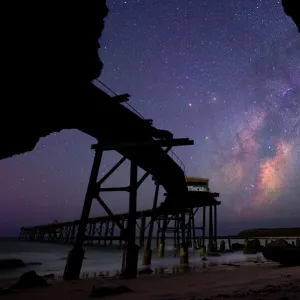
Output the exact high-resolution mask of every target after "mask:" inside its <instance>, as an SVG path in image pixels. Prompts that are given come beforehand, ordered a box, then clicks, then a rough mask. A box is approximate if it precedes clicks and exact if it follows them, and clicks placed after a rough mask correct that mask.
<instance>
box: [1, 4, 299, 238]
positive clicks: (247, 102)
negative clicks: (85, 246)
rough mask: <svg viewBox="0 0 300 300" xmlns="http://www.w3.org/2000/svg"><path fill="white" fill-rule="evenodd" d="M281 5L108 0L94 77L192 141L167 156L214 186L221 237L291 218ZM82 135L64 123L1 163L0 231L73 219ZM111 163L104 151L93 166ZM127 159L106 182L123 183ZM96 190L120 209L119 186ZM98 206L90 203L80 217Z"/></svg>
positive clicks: (289, 34) (294, 108)
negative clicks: (97, 74) (217, 194)
mask: <svg viewBox="0 0 300 300" xmlns="http://www.w3.org/2000/svg"><path fill="white" fill-rule="evenodd" d="M223 2H224V3H223ZM280 2H281V1H279V0H276V1H275V0H264V1H262V0H252V1H244V0H229V1H217V0H191V1H182V0H172V1H171V0H164V1H162V0H127V1H121V0H118V1H111V0H108V6H109V9H110V12H109V15H108V17H107V18H106V26H105V30H104V32H103V36H102V38H101V40H100V44H101V50H100V51H99V55H100V57H101V59H102V60H103V62H104V69H103V72H102V74H101V77H100V79H101V81H102V82H104V83H105V84H106V85H107V86H109V87H110V88H111V89H112V90H113V91H114V92H116V93H117V94H121V93H129V94H130V95H131V98H130V102H129V103H130V105H132V106H133V107H134V108H135V109H136V110H137V111H138V112H139V113H140V114H141V115H142V116H143V117H145V118H149V119H153V120H154V125H155V126H156V127H157V128H161V129H166V130H170V131H171V132H173V133H174V135H175V137H188V138H190V139H193V140H194V141H195V145H194V146H188V147H178V148H177V149H175V153H176V154H177V155H178V156H179V157H180V159H181V160H182V162H183V163H184V165H185V170H186V174H187V175H188V176H199V177H207V178H210V187H211V189H212V190H213V191H216V192H220V196H221V197H220V200H221V201H222V205H221V207H220V209H219V225H220V227H219V232H220V233H221V234H227V233H236V232H238V231H239V230H242V229H245V228H248V227H267V226H268V227H272V226H300V220H299V218H298V215H299V213H300V198H299V196H298V195H299V194H300V186H299V179H300V170H299V167H300V160H299V159H300V153H299V149H300V138H299V133H300V101H297V99H299V97H300V51H299V49H300V36H299V34H298V33H297V29H296V27H295V25H294V24H293V23H292V21H291V20H290V18H288V17H287V16H286V15H285V14H284V13H283V9H282V7H281V3H280ZM220 3H221V4H220ZM97 85H98V86H100V85H99V83H97ZM104 90H105V88H104ZM92 143H95V140H94V139H93V138H91V137H89V136H87V135H85V134H83V133H81V132H78V131H63V132H61V133H57V134H52V135H50V136H48V137H46V138H43V139H41V140H40V142H39V143H38V145H37V146H36V148H35V150H34V151H32V152H30V153H26V154H23V155H19V156H15V157H13V158H10V159H6V160H2V161H0V190H1V195H0V199H1V206H0V235H16V234H18V231H19V227H20V226H22V225H37V224H43V223H48V222H51V221H53V220H72V219H74V218H78V217H79V216H80V211H81V208H82V205H83V199H84V195H85V191H86V187H87V182H88V178H89V174H90V169H91V165H92V160H93V152H92V150H91V149H90V145H91V144H92ZM118 159H119V155H118V154H117V153H114V152H111V153H106V154H105V156H104V160H103V164H102V167H101V172H100V173H101V174H104V173H106V172H107V171H108V170H109V169H110V167H112V166H113V164H114V163H116V162H117V160H118ZM128 167H129V164H124V166H123V167H121V168H120V170H119V171H118V172H116V174H115V175H114V176H113V177H111V179H110V180H108V182H107V186H122V185H125V184H127V183H128V181H129V179H128V174H129V169H128ZM140 174H142V172H140ZM153 193H154V187H153V185H152V184H151V180H150V179H149V180H148V181H146V182H145V184H144V185H143V186H142V187H141V189H140V190H139V192H138V197H139V203H138V208H139V209H145V208H150V206H151V201H152V198H153ZM103 198H104V199H106V200H107V203H108V205H109V206H110V207H111V208H112V210H113V211H115V212H123V211H127V209H128V195H127V194H124V193H110V194H108V193H107V194H105V195H104V194H103ZM160 200H163V197H162V196H161V198H160ZM101 214H104V212H103V209H101V208H100V207H99V205H98V204H97V203H94V204H93V207H92V213H91V215H93V216H96V215H101Z"/></svg>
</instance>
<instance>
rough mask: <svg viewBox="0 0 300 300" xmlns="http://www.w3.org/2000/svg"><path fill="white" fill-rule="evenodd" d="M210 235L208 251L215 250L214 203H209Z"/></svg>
mask: <svg viewBox="0 0 300 300" xmlns="http://www.w3.org/2000/svg"><path fill="white" fill-rule="evenodd" d="M208 231H209V233H208V234H209V236H208V247H207V252H214V243H213V210H212V205H209V227H208Z"/></svg>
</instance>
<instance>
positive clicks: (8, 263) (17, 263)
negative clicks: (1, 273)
mask: <svg viewBox="0 0 300 300" xmlns="http://www.w3.org/2000/svg"><path fill="white" fill-rule="evenodd" d="M24 266H25V263H24V262H23V260H21V259H17V258H10V259H0V270H1V269H15V268H20V267H24Z"/></svg>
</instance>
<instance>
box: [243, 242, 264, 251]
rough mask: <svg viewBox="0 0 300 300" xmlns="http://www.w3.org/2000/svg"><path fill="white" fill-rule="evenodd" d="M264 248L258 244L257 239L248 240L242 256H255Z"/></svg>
mask: <svg viewBox="0 0 300 300" xmlns="http://www.w3.org/2000/svg"><path fill="white" fill-rule="evenodd" d="M263 248H264V246H262V245H261V244H260V241H259V239H254V240H248V241H247V242H246V243H245V245H244V251H243V252H244V254H256V253H257V252H261V251H262V249H263Z"/></svg>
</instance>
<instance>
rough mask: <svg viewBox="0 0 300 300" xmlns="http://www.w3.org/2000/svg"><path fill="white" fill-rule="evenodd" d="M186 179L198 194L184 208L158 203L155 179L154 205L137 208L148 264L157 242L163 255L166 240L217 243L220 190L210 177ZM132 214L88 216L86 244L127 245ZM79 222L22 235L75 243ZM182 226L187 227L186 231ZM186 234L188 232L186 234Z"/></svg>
mask: <svg viewBox="0 0 300 300" xmlns="http://www.w3.org/2000/svg"><path fill="white" fill-rule="evenodd" d="M186 183H187V186H188V190H189V191H192V192H196V193H197V197H196V198H193V199H190V201H188V199H187V201H186V202H185V203H186V204H185V206H184V207H182V208H180V210H174V211H170V210H166V209H165V205H164V202H163V203H161V205H160V206H158V207H157V202H158V194H159V188H160V185H159V184H158V183H157V182H155V185H156V189H155V195H154V201H153V208H152V209H148V210H143V211H136V215H135V218H136V221H135V230H136V240H137V242H138V247H139V248H141V247H144V250H145V251H144V257H143V263H144V264H145V265H150V264H151V254H152V248H153V246H152V244H153V243H154V248H156V250H157V252H158V255H159V256H160V257H163V256H164V255H165V246H166V240H172V245H173V246H174V249H180V247H182V243H183V241H185V243H186V244H187V247H193V248H201V247H205V244H206V242H205V241H206V240H208V241H209V245H211V246H210V247H213V245H214V244H216V241H217V207H218V205H220V203H221V202H220V201H217V200H216V199H215V198H217V197H218V196H219V194H218V193H211V192H210V190H209V180H208V179H205V178H186ZM101 200H102V199H101ZM100 204H104V205H105V203H104V202H102V201H100ZM106 210H107V209H106ZM207 212H208V216H207ZM129 218H130V214H129V213H122V214H112V213H111V214H109V215H107V216H99V217H90V218H88V220H87V226H86V229H85V234H84V241H83V244H85V245H95V246H106V245H118V246H120V247H122V246H126V244H127V236H126V228H127V226H128V220H129ZM183 222H184V223H183ZM199 225H201V226H199ZM79 226H80V219H78V220H73V221H68V222H52V223H50V224H44V225H39V226H33V227H22V228H21V231H20V236H19V239H20V240H23V241H36V242H48V243H67V244H75V241H76V236H77V235H78V230H79ZM182 228H184V231H183V230H182ZM199 232H201V234H199ZM182 234H184V237H183V236H182ZM211 251H212V250H211ZM185 262H186V263H187V262H188V261H187V259H185Z"/></svg>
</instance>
